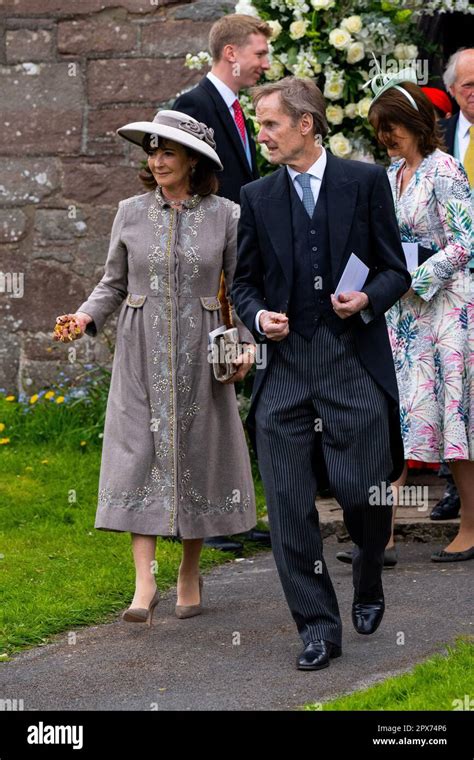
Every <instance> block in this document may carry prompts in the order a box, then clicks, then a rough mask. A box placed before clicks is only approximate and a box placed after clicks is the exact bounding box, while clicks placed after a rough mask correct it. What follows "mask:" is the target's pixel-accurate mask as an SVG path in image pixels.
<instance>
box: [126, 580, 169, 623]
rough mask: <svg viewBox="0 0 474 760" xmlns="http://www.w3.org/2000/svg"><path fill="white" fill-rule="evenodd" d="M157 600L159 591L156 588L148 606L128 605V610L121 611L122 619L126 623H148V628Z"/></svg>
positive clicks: (158, 599)
mask: <svg viewBox="0 0 474 760" xmlns="http://www.w3.org/2000/svg"><path fill="white" fill-rule="evenodd" d="M159 601H160V592H159V591H158V589H156V591H155V593H154V595H153V599H152V600H151V602H150V604H149V605H148V607H129V608H128V610H125V612H123V613H122V620H125V622H126V623H148V627H149V628H150V627H151V622H152V620H153V613H154V611H155V607H156V605H157V604H158V602H159Z"/></svg>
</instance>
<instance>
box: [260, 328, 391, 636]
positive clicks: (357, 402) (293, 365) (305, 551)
mask: <svg viewBox="0 0 474 760" xmlns="http://www.w3.org/2000/svg"><path fill="white" fill-rule="evenodd" d="M255 423H256V443H257V452H258V463H259V469H260V473H261V476H262V481H263V486H264V489H265V496H266V500H267V509H268V517H269V524H270V533H271V540H272V548H273V554H274V557H275V563H276V566H277V569H278V573H279V576H280V580H281V583H282V586H283V590H284V593H285V596H286V600H287V603H288V606H289V608H290V610H291V614H292V615H293V618H294V620H295V623H296V626H297V628H298V632H299V635H300V636H301V638H302V640H303V642H304V644H305V645H306V644H308V643H309V642H310V641H315V640H318V639H325V640H326V641H331V642H332V643H334V644H337V645H339V646H340V644H341V619H340V615H339V608H338V603H337V599H336V595H335V592H334V588H333V585H332V583H331V579H330V577H329V573H328V570H327V568H326V564H325V562H324V557H323V546H322V539H321V533H320V529H319V516H318V512H317V509H316V507H315V499H316V490H317V483H316V476H315V472H314V450H315V436H316V430H321V433H322V436H321V442H322V451H323V456H324V461H325V464H326V468H327V472H328V477H329V482H330V485H331V488H332V491H333V493H334V495H335V497H336V499H337V500H338V502H339V504H340V505H341V507H342V509H343V513H344V521H345V524H346V527H347V530H348V532H349V534H350V536H351V538H352V540H353V541H354V544H355V550H354V561H353V565H352V571H353V584H354V592H355V594H357V595H358V596H359V598H360V599H361V600H364V599H367V600H370V599H373V598H375V597H379V596H381V595H382V594H383V590H382V581H381V577H382V568H383V554H384V549H385V546H386V544H387V542H388V539H389V537H390V529H391V517H392V508H391V506H390V505H386V506H385V505H383V504H380V500H379V503H378V504H376V505H375V504H373V505H371V504H370V491H369V489H370V488H371V487H372V486H379V487H380V485H381V483H382V482H386V483H387V487H388V475H389V473H390V472H391V470H392V458H391V454H390V439H389V422H388V407H387V400H386V398H385V395H384V393H383V391H382V390H381V389H380V388H379V386H378V385H377V384H376V383H375V381H374V380H373V379H372V377H371V376H370V375H369V373H368V371H367V370H366V369H365V367H364V366H363V365H362V363H361V361H360V359H359V357H358V354H357V351H356V348H355V343H354V337H353V334H352V330H351V329H349V330H347V331H346V332H344V333H342V335H340V336H336V335H334V334H333V333H332V332H331V330H330V329H329V328H328V327H327V325H326V324H325V322H324V321H323V320H322V319H321V320H320V321H319V323H318V325H317V326H316V331H315V333H314V335H313V338H312V340H311V341H307V340H305V339H304V338H303V337H302V336H301V335H299V334H298V333H295V332H291V328H290V333H289V335H288V337H287V338H285V339H284V340H282V341H281V342H278V343H276V344H275V348H274V354H273V357H272V361H271V363H270V366H269V367H268V369H267V376H266V378H265V382H264V384H263V387H262V390H261V392H260V396H259V399H258V402H257V409H256V416H255ZM372 501H373V500H372Z"/></svg>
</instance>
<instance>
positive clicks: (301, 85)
mask: <svg viewBox="0 0 474 760" xmlns="http://www.w3.org/2000/svg"><path fill="white" fill-rule="evenodd" d="M274 92H278V93H279V95H280V99H281V104H282V107H283V110H284V111H285V113H287V114H288V115H289V116H291V118H292V120H293V121H294V122H296V121H297V120H298V119H300V118H301V117H302V116H303V114H305V113H309V114H311V116H312V117H313V132H314V134H315V135H321V137H322V138H324V137H326V135H327V133H328V131H329V127H328V123H327V120H326V103H325V100H324V96H323V94H322V92H321V90H320V89H319V87H318V86H317V84H316V82H314V81H313V80H312V79H309V77H284V78H283V79H280V80H279V81H278V82H268V84H262V85H257V86H256V87H252V89H251V90H250V94H251V96H252V100H253V103H254V106H257V105H258V103H259V101H260V100H261V99H262V98H265V97H267V95H273V93H274Z"/></svg>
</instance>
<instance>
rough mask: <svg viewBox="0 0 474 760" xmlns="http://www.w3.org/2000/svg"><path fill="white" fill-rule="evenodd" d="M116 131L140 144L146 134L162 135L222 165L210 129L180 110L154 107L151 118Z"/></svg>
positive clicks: (220, 166) (126, 138)
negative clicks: (156, 108) (157, 109)
mask: <svg viewBox="0 0 474 760" xmlns="http://www.w3.org/2000/svg"><path fill="white" fill-rule="evenodd" d="M117 134H118V135H120V137H123V138H124V139H125V140H129V142H132V143H135V145H140V147H141V148H143V140H144V138H145V136H146V135H158V136H159V137H165V138H167V139H168V140H174V141H175V142H177V143H180V144H181V145H186V146H187V147H188V148H192V149H193V150H195V151H196V153H201V154H202V155H203V156H206V157H207V158H210V159H211V161H213V162H214V163H215V164H217V166H218V168H219V169H223V166H222V164H221V161H220V158H219V156H218V155H217V153H216V150H215V148H216V141H215V140H214V130H213V129H211V128H210V127H208V126H207V124H204V123H203V122H202V121H197V120H196V119H193V117H192V116H188V114H186V113H181V111H158V112H157V113H156V114H155V117H154V119H153V121H133V122H131V123H130V124H125V126H124V127H120V129H117Z"/></svg>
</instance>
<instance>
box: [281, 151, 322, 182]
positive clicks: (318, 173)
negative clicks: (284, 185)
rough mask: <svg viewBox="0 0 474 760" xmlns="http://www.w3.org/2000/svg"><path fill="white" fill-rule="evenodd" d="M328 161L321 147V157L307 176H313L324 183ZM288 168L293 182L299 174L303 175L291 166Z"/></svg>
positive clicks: (308, 170)
mask: <svg viewBox="0 0 474 760" xmlns="http://www.w3.org/2000/svg"><path fill="white" fill-rule="evenodd" d="M327 160H328V157H327V154H326V150H325V149H324V148H323V146H322V145H321V155H320V156H319V158H317V159H316V161H315V162H314V164H313V165H312V166H310V167H309V169H307V170H306V172H305V174H311V175H312V176H313V177H315V178H316V179H319V180H320V181H321V182H322V179H323V175H324V170H325V168H326V164H327ZM286 168H287V169H288V174H289V175H290V177H291V180H292V182H294V181H295V177H297V176H298V174H301V172H297V171H296V170H295V169H292V168H291V166H287V167H286Z"/></svg>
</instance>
